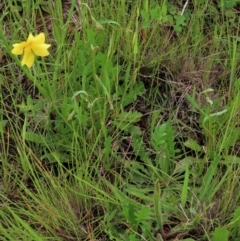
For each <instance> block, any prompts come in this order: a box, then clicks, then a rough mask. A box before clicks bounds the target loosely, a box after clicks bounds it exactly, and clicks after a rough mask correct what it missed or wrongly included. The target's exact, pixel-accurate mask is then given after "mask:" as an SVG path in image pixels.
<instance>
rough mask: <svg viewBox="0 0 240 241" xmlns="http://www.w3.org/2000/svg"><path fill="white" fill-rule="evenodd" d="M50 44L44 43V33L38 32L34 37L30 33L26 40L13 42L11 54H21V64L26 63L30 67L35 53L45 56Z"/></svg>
mask: <svg viewBox="0 0 240 241" xmlns="http://www.w3.org/2000/svg"><path fill="white" fill-rule="evenodd" d="M50 46H51V45H50V44H45V35H44V33H40V34H38V35H36V36H35V37H34V36H33V35H32V34H31V33H30V34H29V36H28V39H27V41H24V42H21V43H17V44H13V49H12V54H15V55H22V54H23V59H22V62H21V63H22V65H27V67H28V68H31V67H32V65H33V62H34V58H35V55H36V56H41V57H45V56H48V55H49V52H48V50H47V49H48V48H49V47H50Z"/></svg>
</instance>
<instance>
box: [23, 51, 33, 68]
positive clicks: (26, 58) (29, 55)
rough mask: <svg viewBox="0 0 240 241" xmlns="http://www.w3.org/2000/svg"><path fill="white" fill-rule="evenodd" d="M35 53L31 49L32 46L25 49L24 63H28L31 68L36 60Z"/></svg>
mask: <svg viewBox="0 0 240 241" xmlns="http://www.w3.org/2000/svg"><path fill="white" fill-rule="evenodd" d="M34 58H35V56H34V53H33V52H32V50H31V46H28V47H26V48H25V49H24V54H23V59H22V65H27V67H28V68H31V67H32V65H33V62H34Z"/></svg>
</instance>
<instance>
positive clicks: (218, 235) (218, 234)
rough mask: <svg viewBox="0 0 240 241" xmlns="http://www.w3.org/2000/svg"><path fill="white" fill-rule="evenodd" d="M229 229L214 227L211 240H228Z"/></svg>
mask: <svg viewBox="0 0 240 241" xmlns="http://www.w3.org/2000/svg"><path fill="white" fill-rule="evenodd" d="M228 237H229V231H228V230H227V229H226V228H216V229H215V230H214V233H213V238H212V241H220V240H221V241H228Z"/></svg>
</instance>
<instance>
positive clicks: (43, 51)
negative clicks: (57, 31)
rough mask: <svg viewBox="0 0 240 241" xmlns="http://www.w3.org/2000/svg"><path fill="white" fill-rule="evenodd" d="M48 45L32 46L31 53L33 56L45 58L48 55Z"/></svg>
mask: <svg viewBox="0 0 240 241" xmlns="http://www.w3.org/2000/svg"><path fill="white" fill-rule="evenodd" d="M50 46H51V45H50V44H35V43H34V44H32V51H33V52H34V54H35V55H37V56H41V57H45V56H48V55H49V52H48V50H47V49H48V48H49V47H50Z"/></svg>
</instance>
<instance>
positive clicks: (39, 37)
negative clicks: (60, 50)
mask: <svg viewBox="0 0 240 241" xmlns="http://www.w3.org/2000/svg"><path fill="white" fill-rule="evenodd" d="M33 42H34V44H44V42H45V34H44V33H40V34H38V35H37V36H36V37H35V38H34V41H33Z"/></svg>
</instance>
